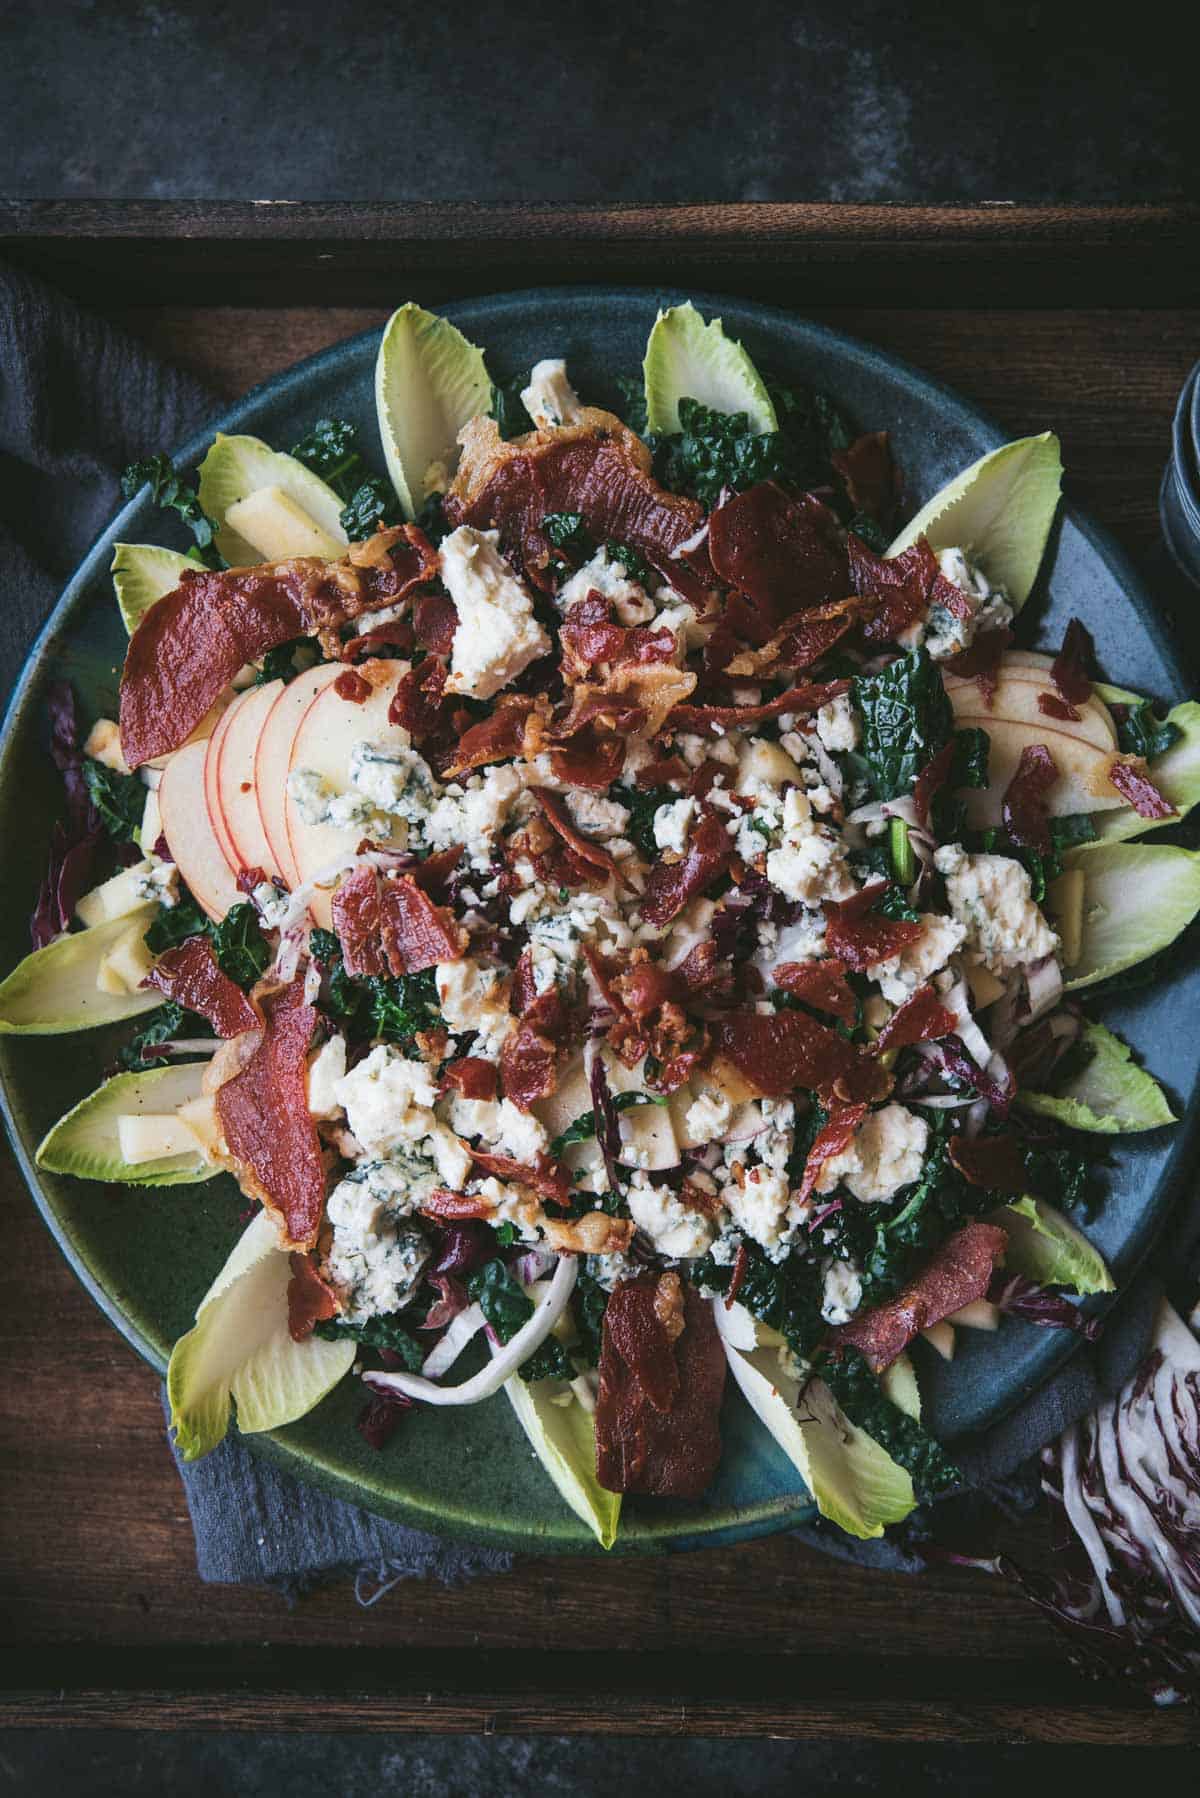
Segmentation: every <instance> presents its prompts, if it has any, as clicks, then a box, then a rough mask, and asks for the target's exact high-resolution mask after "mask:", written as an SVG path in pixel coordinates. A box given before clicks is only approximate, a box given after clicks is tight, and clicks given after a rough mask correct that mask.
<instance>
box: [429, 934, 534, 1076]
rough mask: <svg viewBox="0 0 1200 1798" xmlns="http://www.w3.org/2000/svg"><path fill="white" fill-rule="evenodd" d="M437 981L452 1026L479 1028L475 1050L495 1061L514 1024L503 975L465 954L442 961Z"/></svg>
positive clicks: (447, 1017)
mask: <svg viewBox="0 0 1200 1798" xmlns="http://www.w3.org/2000/svg"><path fill="white" fill-rule="evenodd" d="M434 983H435V985H436V987H437V995H438V1005H439V1006H440V1008H441V1013H442V1017H443V1018H444V1019H445V1021H446V1023H447V1024H448V1025H449V1027H450V1029H451V1030H463V1031H466V1030H474V1031H477V1032H478V1036H477V1039H476V1042H475V1046H474V1050H473V1053H474V1054H476V1055H480V1056H482V1057H483V1058H484V1060H486V1061H495V1060H496V1058H497V1057H498V1056H499V1054H500V1050H501V1049H502V1048H503V1046H504V1042H505V1038H506V1037H508V1036H509V1034H510V1033H511V1031H512V1029H513V1026H514V1023H515V1020H514V1018H513V1015H512V1012H511V1011H510V1010H509V1005H508V986H507V982H506V980H505V977H504V975H503V974H502V973H501V972H500V971H499V970H498V969H496V968H489V967H486V966H485V965H484V964H483V963H482V962H479V961H476V960H475V958H474V957H473V956H470V955H464V956H463V957H462V958H461V960H459V961H447V962H439V963H438V965H437V968H436V970H435V972H434Z"/></svg>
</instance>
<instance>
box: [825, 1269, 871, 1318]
mask: <svg viewBox="0 0 1200 1798" xmlns="http://www.w3.org/2000/svg"><path fill="white" fill-rule="evenodd" d="M861 1303H862V1276H861V1273H860V1271H859V1269H858V1268H857V1267H856V1266H855V1264H854V1263H853V1262H852V1261H839V1260H837V1259H836V1257H834V1256H830V1257H829V1258H828V1259H827V1260H825V1261H823V1262H822V1263H821V1316H822V1317H823V1318H824V1319H825V1322H826V1323H827V1324H848V1323H849V1322H850V1319H851V1318H852V1317H853V1316H854V1313H855V1312H856V1311H857V1310H858V1307H859V1306H860V1305H861Z"/></svg>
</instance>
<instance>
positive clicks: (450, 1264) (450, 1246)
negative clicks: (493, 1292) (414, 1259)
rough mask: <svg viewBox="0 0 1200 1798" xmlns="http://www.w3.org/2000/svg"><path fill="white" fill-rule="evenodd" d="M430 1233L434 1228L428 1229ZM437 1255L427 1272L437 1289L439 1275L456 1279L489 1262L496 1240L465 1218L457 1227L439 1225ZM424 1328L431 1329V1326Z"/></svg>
mask: <svg viewBox="0 0 1200 1798" xmlns="http://www.w3.org/2000/svg"><path fill="white" fill-rule="evenodd" d="M427 1227H428V1228H430V1229H432V1228H433V1226H432V1225H430V1226H427ZM438 1228H439V1232H440V1234H439V1240H438V1246H437V1252H436V1254H435V1255H434V1258H433V1261H432V1262H431V1264H430V1266H429V1270H428V1277H429V1279H430V1280H431V1281H433V1283H434V1284H435V1285H436V1284H437V1280H436V1278H435V1276H436V1275H438V1274H450V1275H455V1276H458V1277H461V1276H463V1275H464V1274H470V1273H474V1271H475V1269H476V1268H477V1267H482V1266H483V1264H484V1262H485V1261H490V1260H491V1258H492V1256H493V1255H494V1254H495V1252H496V1239H495V1237H494V1236H493V1234H492V1232H491V1231H490V1230H489V1229H488V1227H487V1225H486V1224H482V1223H478V1222H476V1221H475V1220H474V1219H472V1218H466V1219H464V1220H463V1221H461V1222H459V1223H447V1224H442V1225H440V1226H439V1227H438ZM425 1327H426V1328H429V1329H432V1328H433V1327H434V1326H433V1325H427V1326H425Z"/></svg>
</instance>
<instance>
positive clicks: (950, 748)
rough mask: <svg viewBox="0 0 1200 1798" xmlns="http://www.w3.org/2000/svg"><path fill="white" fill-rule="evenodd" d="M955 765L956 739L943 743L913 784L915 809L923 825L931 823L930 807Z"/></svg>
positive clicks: (919, 822) (919, 821)
mask: <svg viewBox="0 0 1200 1798" xmlns="http://www.w3.org/2000/svg"><path fill="white" fill-rule="evenodd" d="M953 765H954V739H953V738H951V740H950V741H949V742H948V743H943V745H942V747H941V748H940V749H939V750H938V752H937V754H936V755H935V756H934V758H933V760H932V761H929V762H926V764H925V766H924V767H923V768H922V769H921V772H920V773H919V774H918V775H917V778H916V781H915V782H914V784H913V811H914V812H915V813H916V819H917V823H918V824H920V825H921V826H922V827H924V826H925V825H927V824H928V823H929V815H930V808H931V806H932V805H933V802H934V800H935V799H936V798H937V796H938V794H939V793H940V792H941V790H942V788H943V787H944V786H945V784H946V782H947V781H948V780H949V778H950V770H951V768H952V767H953Z"/></svg>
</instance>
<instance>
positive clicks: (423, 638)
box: [413, 593, 458, 656]
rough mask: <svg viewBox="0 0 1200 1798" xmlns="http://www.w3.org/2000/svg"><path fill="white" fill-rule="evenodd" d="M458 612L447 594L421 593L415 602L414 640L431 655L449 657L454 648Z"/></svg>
mask: <svg viewBox="0 0 1200 1798" xmlns="http://www.w3.org/2000/svg"><path fill="white" fill-rule="evenodd" d="M457 629H458V612H457V610H456V609H455V605H454V601H453V600H452V599H450V598H449V597H448V596H447V595H446V594H445V593H419V594H418V595H417V597H416V599H414V601H413V638H414V641H415V642H416V644H417V647H418V648H419V649H425V650H428V652H429V654H430V655H434V656H448V655H450V653H451V651H452V650H453V648H454V633H455V631H456V630H457Z"/></svg>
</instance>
